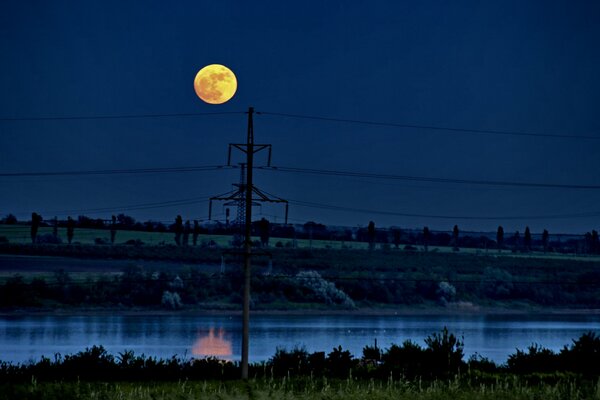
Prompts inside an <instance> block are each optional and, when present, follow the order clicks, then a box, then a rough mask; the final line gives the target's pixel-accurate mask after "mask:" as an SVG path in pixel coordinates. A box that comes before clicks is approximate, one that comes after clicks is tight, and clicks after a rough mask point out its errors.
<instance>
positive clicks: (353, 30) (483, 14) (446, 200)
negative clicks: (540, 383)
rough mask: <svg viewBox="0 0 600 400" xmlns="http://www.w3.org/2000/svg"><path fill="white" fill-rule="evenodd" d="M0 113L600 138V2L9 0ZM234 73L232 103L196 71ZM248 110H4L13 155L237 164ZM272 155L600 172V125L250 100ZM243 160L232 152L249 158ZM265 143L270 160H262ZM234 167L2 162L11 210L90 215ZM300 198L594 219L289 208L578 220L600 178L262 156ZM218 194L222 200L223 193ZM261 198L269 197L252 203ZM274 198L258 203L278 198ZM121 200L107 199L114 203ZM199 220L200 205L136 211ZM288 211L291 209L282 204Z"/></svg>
mask: <svg viewBox="0 0 600 400" xmlns="http://www.w3.org/2000/svg"><path fill="white" fill-rule="evenodd" d="M0 7H1V12H0V54H2V62H1V63H0V117H1V118H13V117H43V116H52V117H54V116H95V115H130V114H165V113H204V112H214V111H218V112H220V111H244V110H246V109H247V108H248V106H254V107H255V108H256V109H257V110H258V111H270V112H283V113H292V114H308V115H319V116H328V117H335V118H350V119H362V120H373V121H385V122H395V123H403V124H416V125H436V126H445V127H458V128H474V129H493V130H509V131H528V132H537V133H550V134H564V135H592V136H599V137H600V113H598V109H599V107H598V106H599V105H600V74H599V73H598V71H600V25H599V24H598V21H600V5H599V3H597V2H593V1H589V2H586V1H580V2H570V1H526V2H523V1H502V2H488V1H452V2H448V1H421V2H397V1H387V2H382V1H370V2H362V1H361V2H359V1H329V2H322V1H315V2H307V1H303V2H283V1H263V2H244V1H238V2H232V1H219V2H203V1H189V2H184V1H181V2H173V3H167V2H164V1H145V2H134V1H95V2H92V1H52V2H43V1H39V2H20V1H10V2H3V3H2V5H1V6H0ZM211 63H221V64H225V65H227V66H228V67H230V68H231V69H232V70H233V71H234V72H235V73H236V75H237V78H238V82H239V87H238V92H237V94H236V96H235V97H234V98H233V99H232V100H231V101H230V102H229V103H227V104H224V105H220V106H214V105H208V104H204V103H202V102H201V101H200V100H199V99H198V98H197V97H196V95H195V93H194V90H193V79H194V76H195V74H196V72H197V71H198V70H199V69H200V68H201V67H203V66H204V65H206V64H211ZM245 129H246V117H245V116H244V115H225V116H211V117H180V118H146V119H116V120H60V121H0V171H2V172H22V171H55V170H94V169H121V168H146V167H174V166H189V165H214V164H224V163H225V162H226V156H227V144H228V143H230V142H240V141H242V140H244V138H245ZM255 135H256V140H257V142H264V143H271V144H273V163H274V164H275V165H282V166H294V167H304V168H321V169H339V170H353V171H364V172H374V173H387V174H400V175H419V176H429V177H442V178H464V179H483V180H509V181H531V182H556V183H572V184H593V185H600V176H599V174H598V155H599V154H600V151H599V150H600V140H593V139H560V138H541V137H522V136H494V135H481V134H472V133H470V134H469V133H458V132H447V131H446V132H444V131H432V130H427V129H406V128H405V129H402V128H390V127H375V126H365V125H356V124H345V123H335V122H324V121H311V120H296V119H289V118H282V117H276V116H268V115H257V116H256V118H255ZM240 160H241V159H238V161H240ZM259 160H260V158H259ZM238 175H239V172H238V171H236V170H232V171H213V172H196V173H185V174H170V175H169V174H156V175H135V176H134V175H132V176H121V175H118V176H117V175H110V176H92V177H89V176H87V177H81V176H79V177H52V178H50V177H30V178H0V184H1V185H2V190H0V213H1V214H3V215H4V214H7V213H9V212H12V213H16V214H17V215H18V216H19V217H26V216H28V215H30V213H31V211H34V210H36V211H40V212H41V213H42V215H43V216H44V217H47V218H48V217H51V216H53V215H55V214H57V215H59V216H64V215H66V214H67V211H68V213H69V214H73V215H77V214H79V213H78V212H76V211H77V210H90V209H95V208H105V207H106V208H114V209H115V212H117V211H119V208H120V207H122V206H129V205H137V204H145V203H154V202H162V201H169V200H178V199H187V198H194V197H208V196H211V195H214V194H219V193H222V192H224V191H226V190H229V189H230V188H231V183H233V182H235V181H237V179H238ZM256 183H257V185H258V186H260V187H261V188H263V189H265V190H267V191H268V192H271V193H275V194H278V195H280V196H282V197H284V198H288V199H292V200H301V201H310V202H318V203H324V204H333V205H338V206H343V207H350V208H362V209H372V210H380V211H392V212H399V213H409V214H410V213H412V214H430V215H449V216H473V217H490V216H492V217H493V216H525V217H527V216H543V215H562V214H571V213H588V212H589V213H593V212H596V213H599V214H598V215H597V216H594V217H588V218H571V219H535V220H534V219H528V218H525V219H523V220H505V221H496V220H462V219H458V218H457V219H438V218H416V217H402V216H389V215H388V216H386V215H370V214H368V213H356V212H340V211H328V210H322V209H315V208H307V207H300V206H292V207H291V209H290V217H291V218H293V221H294V222H296V221H306V220H311V219H312V220H317V221H319V222H323V223H325V224H344V225H351V226H356V225H358V224H361V225H366V224H367V223H368V221H369V220H370V219H372V220H374V221H375V223H376V224H377V225H378V226H387V225H400V226H405V227H420V226H423V225H428V226H430V227H431V228H433V229H450V228H451V227H452V226H453V225H454V224H455V223H456V224H458V225H459V226H460V227H462V228H463V229H466V230H468V229H482V230H495V228H496V227H497V225H498V224H502V225H504V227H505V229H506V230H508V231H513V230H517V229H518V230H521V231H522V230H523V229H524V226H525V225H529V226H530V227H531V228H532V229H533V231H540V230H541V229H544V228H547V229H549V230H550V231H551V232H557V231H561V232H585V231H589V230H591V229H598V228H600V190H565V189H539V188H514V187H484V186H469V185H456V184H440V183H419V182H401V181H385V180H379V181H377V180H374V179H371V178H369V179H367V178H340V177H328V176H309V175H296V174H285V173H281V172H280V173H275V172H267V171H258V172H257V174H256ZM216 208H217V212H221V211H222V208H221V207H220V206H219V207H216ZM256 211H257V212H258V213H259V212H261V211H260V210H258V209H257V210H256ZM282 211H283V210H282V209H281V208H271V207H263V209H262V212H263V213H264V214H270V215H273V214H277V215H279V216H280V217H281V216H282V215H283V213H282ZM111 213H112V212H111V211H106V212H101V213H97V214H92V213H91V212H86V214H90V215H93V216H98V217H104V216H106V217H108V216H110V214H111ZM178 213H180V214H182V215H183V216H184V218H186V219H187V218H190V219H192V218H205V217H206V215H207V204H204V203H202V204H195V205H186V206H180V207H173V208H167V207H162V208H152V209H145V210H133V211H130V212H129V214H131V215H133V216H135V217H137V218H139V219H143V220H145V219H149V218H153V219H157V220H172V219H173V218H174V216H175V215H176V214H178ZM280 217H279V218H278V221H280V220H281V218H280Z"/></svg>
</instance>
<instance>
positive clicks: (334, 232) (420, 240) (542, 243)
mask: <svg viewBox="0 0 600 400" xmlns="http://www.w3.org/2000/svg"><path fill="white" fill-rule="evenodd" d="M2 222H3V223H4V224H7V225H14V224H18V223H19V221H18V220H17V218H16V217H15V216H14V215H12V214H9V215H7V216H6V217H5V218H3V219H2ZM21 223H24V224H28V225H30V226H31V240H32V242H33V243H38V242H42V243H60V242H62V240H60V239H59V237H58V228H66V231H67V232H66V233H67V234H66V239H67V242H68V243H69V244H70V243H72V241H73V238H74V236H75V228H81V229H107V230H109V231H110V243H111V244H114V243H115V240H116V236H117V231H119V230H128V231H143V232H162V233H166V232H171V233H173V235H174V236H173V240H174V243H175V244H176V245H177V246H188V245H192V246H196V245H197V244H198V237H199V235H201V234H210V235H232V236H233V237H234V240H233V245H234V246H236V245H240V244H241V242H242V240H241V233H242V229H241V227H240V226H236V225H235V224H228V223H227V224H223V223H221V222H218V221H217V222H215V223H214V224H210V225H207V224H201V223H200V221H198V220H185V222H184V219H183V218H182V217H181V215H177V216H176V218H175V220H174V222H173V223H171V224H165V223H163V222H160V221H152V220H148V221H145V222H139V221H136V220H135V219H134V218H133V217H131V216H128V215H126V214H118V215H113V216H112V218H111V219H109V220H105V219H99V218H96V219H93V218H90V217H87V216H85V215H80V216H78V217H77V219H73V218H72V217H68V218H67V220H58V219H57V218H56V217H54V218H51V219H47V220H44V219H43V217H42V216H41V215H40V214H38V213H35V212H34V213H32V216H31V220H30V221H23V222H21ZM41 226H45V227H52V228H53V233H52V235H51V236H50V235H46V236H44V237H43V238H40V237H39V236H38V232H39V228H40V227H41ZM252 233H253V235H257V236H259V237H260V242H259V243H258V245H260V246H261V247H268V245H269V239H270V237H276V238H284V239H308V240H309V241H311V243H312V240H313V239H314V240H329V241H339V242H341V243H342V244H344V243H346V242H367V243H368V247H369V249H370V250H374V249H376V248H382V249H388V248H392V246H393V248H400V246H404V247H405V249H406V250H411V249H412V248H411V247H414V246H422V248H423V250H424V251H428V250H429V248H430V246H432V247H452V248H453V250H454V251H459V250H460V248H481V249H486V250H491V249H495V250H497V251H499V252H502V251H503V250H509V251H513V252H525V253H526V252H531V251H543V252H544V253H546V252H562V253H583V254H600V239H599V235H598V231H596V230H595V229H594V230H591V231H590V232H586V233H585V234H584V235H582V236H581V237H579V238H577V237H571V238H569V239H567V240H551V235H550V233H549V232H548V230H547V229H544V230H543V231H542V233H541V234H540V235H537V236H538V238H534V237H533V235H532V233H531V230H530V229H529V227H528V226H526V227H525V229H524V231H523V233H522V234H521V232H520V231H515V232H513V233H505V231H504V228H503V227H502V226H498V228H497V231H496V237H495V240H494V239H493V238H490V237H489V236H487V235H482V234H480V235H478V236H477V235H473V234H472V233H467V234H461V231H460V229H459V227H458V225H454V227H453V229H452V231H450V232H443V231H437V232H435V231H432V230H430V229H429V228H428V227H427V226H426V227H424V228H423V229H422V231H420V232H418V231H416V230H414V229H401V228H398V227H391V228H383V229H382V228H376V226H375V223H374V222H373V221H370V222H369V223H368V225H367V227H366V228H355V229H352V228H341V229H340V228H337V227H336V228H332V227H328V226H326V225H324V224H320V223H317V222H314V221H309V222H306V223H305V224H303V225H285V224H274V223H271V222H269V221H268V220H266V219H265V218H262V219H261V220H259V221H253V222H252ZM99 244H104V243H99ZM413 250H416V248H415V249H413Z"/></svg>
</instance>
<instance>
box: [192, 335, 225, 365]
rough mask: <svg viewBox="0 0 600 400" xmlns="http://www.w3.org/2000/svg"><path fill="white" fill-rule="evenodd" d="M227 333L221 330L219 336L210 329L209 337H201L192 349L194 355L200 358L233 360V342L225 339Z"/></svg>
mask: <svg viewBox="0 0 600 400" xmlns="http://www.w3.org/2000/svg"><path fill="white" fill-rule="evenodd" d="M224 336H225V331H224V330H223V328H220V329H219V333H218V336H215V330H214V329H213V328H210V329H209V330H208V336H200V337H199V338H198V339H197V340H196V342H195V343H194V346H193V347H192V354H193V355H195V356H200V357H218V358H223V359H225V360H227V359H230V358H231V354H232V350H231V341H230V340H227V339H225V338H224Z"/></svg>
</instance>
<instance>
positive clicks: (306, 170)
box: [256, 166, 600, 190]
mask: <svg viewBox="0 0 600 400" xmlns="http://www.w3.org/2000/svg"><path fill="white" fill-rule="evenodd" d="M256 169H260V170H263V171H274V172H289V173H300V174H311V175H327V176H344V177H358V178H375V179H387V180H402V181H418V182H434V183H457V184H467V185H486V186H514V187H532V188H552V189H591V190H599V189H600V185H588V184H586V185H574V184H562V183H543V182H514V181H494V180H476V179H457V178H436V177H424V176H411V175H394V174H378V173H370V172H356V171H340V170H328V169H316V168H298V167H285V166H283V167H281V166H275V167H256Z"/></svg>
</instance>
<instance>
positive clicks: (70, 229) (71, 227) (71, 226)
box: [67, 217, 75, 244]
mask: <svg viewBox="0 0 600 400" xmlns="http://www.w3.org/2000/svg"><path fill="white" fill-rule="evenodd" d="M74 234H75V220H74V219H73V218H71V217H69V218H68V219H67V241H68V242H69V244H71V242H72V241H73V235H74Z"/></svg>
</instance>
